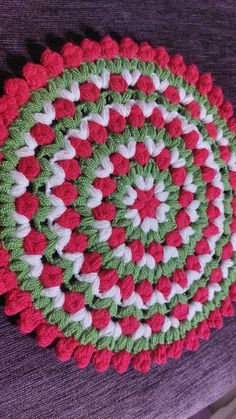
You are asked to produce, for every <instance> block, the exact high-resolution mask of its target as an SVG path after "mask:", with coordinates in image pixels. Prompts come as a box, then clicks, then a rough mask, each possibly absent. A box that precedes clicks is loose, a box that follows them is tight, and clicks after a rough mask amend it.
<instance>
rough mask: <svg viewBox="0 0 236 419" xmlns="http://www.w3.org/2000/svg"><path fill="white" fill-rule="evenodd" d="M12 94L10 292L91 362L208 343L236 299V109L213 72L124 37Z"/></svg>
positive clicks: (1, 129)
mask: <svg viewBox="0 0 236 419" xmlns="http://www.w3.org/2000/svg"><path fill="white" fill-rule="evenodd" d="M22 74H23V78H22V79H20V78H12V79H9V80H6V82H5V85H4V96H3V97H2V98H1V99H0V145H1V148H0V151H1V154H0V156H1V163H0V202H1V208H0V225H1V232H0V234H1V236H0V237H1V248H0V266H1V269H0V293H1V294H5V299H4V301H5V302H4V310H5V313H6V314H7V315H10V316H11V315H16V314H18V325H19V328H20V330H21V331H22V332H23V333H30V332H32V331H34V333H35V335H36V340H37V343H38V344H39V345H40V346H43V347H46V346H49V345H50V344H51V343H53V342H54V348H55V352H56V355H57V357H58V358H59V359H60V360H63V361H65V360H69V359H70V358H71V356H72V355H73V356H74V358H75V360H76V362H77V364H78V366H79V367H80V368H84V367H86V366H87V365H88V364H89V363H90V360H92V362H93V363H94V365H95V367H96V369H97V370H98V371H105V370H106V369H107V368H108V366H109V364H110V363H111V364H112V365H113V366H114V368H115V369H116V370H117V371H118V372H124V371H126V370H127V368H128V366H129V364H130V362H131V363H132V365H133V366H134V368H135V369H137V370H139V371H147V370H148V369H149V368H150V364H151V361H153V362H154V363H157V364H162V363H165V362H166V360H167V358H168V357H171V358H179V357H180V355H181V353H182V350H183V349H184V348H186V349H189V350H196V349H197V348H198V346H199V340H200V339H207V338H208V337H209V333H210V328H220V327H222V316H231V315H233V305H232V303H231V300H235V299H236V283H235V277H236V264H235V262H236V256H235V250H236V194H235V188H236V141H235V133H236V118H235V117H233V110H232V105H231V104H230V102H228V101H227V100H225V99H224V97H223V93H222V90H221V88H220V87H219V86H215V85H213V83H212V78H211V75H210V74H209V73H204V74H202V75H200V74H199V72H198V69H197V67H196V66H195V65H186V64H185V62H184V60H183V57H182V56H180V55H174V56H169V55H168V53H167V51H166V50H165V49H164V48H162V47H160V48H152V47H151V46H150V45H149V44H148V43H146V42H143V43H141V44H140V45H138V44H136V43H135V42H134V41H133V40H131V39H130V38H125V39H123V40H122V41H121V42H120V43H119V44H118V43H117V42H116V41H114V40H113V39H112V38H110V37H108V36H107V37H105V38H103V39H102V40H101V42H100V43H98V42H95V41H92V40H88V39H85V40H83V42H82V43H81V44H80V46H78V45H73V44H72V43H67V44H65V45H64V47H63V48H62V50H61V53H60V54H59V53H57V52H53V51H51V50H49V49H47V50H45V52H44V53H43V54H42V57H41V64H34V63H27V64H26V65H25V66H24V67H23V71H22Z"/></svg>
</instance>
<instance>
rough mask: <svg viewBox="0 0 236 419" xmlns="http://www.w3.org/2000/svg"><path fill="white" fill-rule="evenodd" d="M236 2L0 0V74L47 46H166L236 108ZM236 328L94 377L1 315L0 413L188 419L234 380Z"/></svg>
mask: <svg viewBox="0 0 236 419" xmlns="http://www.w3.org/2000/svg"><path fill="white" fill-rule="evenodd" d="M235 15H236V4H235V1H234V0H232V1H230V0H227V1H217V0H215V1H212V0H210V1H209V0H208V1H204V0H198V1H195V0H191V1H189V2H187V1H184V0H181V1H175V0H172V1H154V0H147V1H142V0H130V1H122V0H120V1H116V0H115V1H111V0H109V1H105V0H104V1H100V0H99V1H92V0H91V1H78V0H70V1H65V0H57V1H56V0H51V1H50V2H46V1H42V0H39V1H36V0H35V1H21V0H12V1H11V2H9V1H8V0H2V1H1V8H0V35H1V36H0V39H1V43H0V76H1V79H4V78H5V77H6V76H11V75H16V74H17V75H19V74H20V68H21V67H22V65H23V64H24V63H25V62H26V61H28V60H29V59H33V60H34V61H35V60H36V61H37V60H38V58H39V55H40V53H41V52H42V50H43V49H44V48H45V47H46V46H49V47H51V48H54V49H56V50H58V49H59V48H60V47H61V45H62V44H63V43H64V42H65V40H74V41H79V40H80V39H81V38H83V37H85V36H93V37H95V38H97V37H99V36H101V35H104V34H107V33H110V34H112V35H113V36H115V37H116V38H117V39H119V37H121V36H122V35H123V36H124V35H126V36H127V35H128V36H132V37H134V38H135V39H136V40H138V41H141V40H147V41H150V42H151V43H152V44H153V45H165V46H166V47H167V48H168V49H169V51H170V52H171V53H177V52H178V53H181V54H183V55H184V56H185V58H186V61H187V62H189V63H190V62H194V63H196V64H198V65H199V67H200V69H201V71H211V72H212V73H213V76H214V79H215V82H216V83H219V84H220V85H221V86H222V87H223V89H224V92H225V95H226V97H227V98H229V99H230V100H231V101H232V102H233V103H234V106H235V105H236V43H235V38H236V25H235ZM235 344H236V322H235V318H234V319H228V320H226V321H225V327H224V329H222V330H219V331H215V332H213V334H212V337H211V339H210V341H208V342H202V344H201V349H200V350H199V351H198V352H196V353H190V352H185V353H184V355H183V357H182V359H181V361H173V360H172V361H170V362H169V363H168V364H167V365H166V366H163V367H154V368H153V369H152V371H151V372H150V373H148V374H146V375H141V374H139V373H136V372H135V371H132V370H130V371H129V372H128V373H127V374H125V375H123V376H119V375H117V374H116V373H114V372H113V371H112V370H109V371H108V372H107V373H105V374H103V375H98V374H97V373H96V372H95V371H94V369H93V367H90V368H89V369H87V370H85V371H80V370H78V369H77V368H76V366H75V363H74V362H70V363H68V364H61V363H59V362H57V361H56V360H55V358H54V356H53V351H52V350H51V349H47V350H44V349H40V348H37V347H36V344H35V342H34V339H33V338H32V337H31V336H22V335H20V333H19V332H18V331H17V329H16V326H15V324H14V322H13V321H9V319H7V318H6V317H5V315H4V314H2V313H0V362H1V368H0V417H1V418H4V419H7V418H16V417H17V418H19V419H21V418H24V419H28V418H29V419H34V418H39V417H40V418H41V419H44V418H45V419H48V418H69V419H70V418H72V419H74V418H89V419H90V418H96V419H103V418H104V419H105V418H112V419H113V418H114V419H119V418H122V419H123V418H124V419H126V418H142V419H143V418H153V419H154V418H165V419H167V418H170V419H180V418H181V419H184V418H187V417H188V416H190V415H192V414H194V413H195V412H197V411H199V410H200V409H202V408H203V407H205V406H206V405H207V404H209V403H211V402H212V401H214V400H216V399H217V398H219V397H220V396H221V395H223V394H224V393H226V392H227V391H228V390H229V389H230V388H232V387H233V385H235V384H236V351H235Z"/></svg>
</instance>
